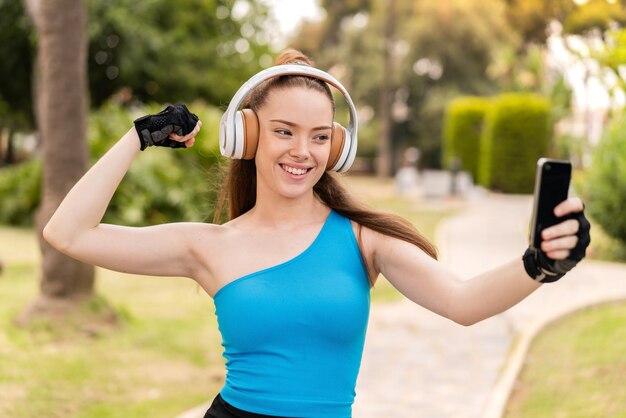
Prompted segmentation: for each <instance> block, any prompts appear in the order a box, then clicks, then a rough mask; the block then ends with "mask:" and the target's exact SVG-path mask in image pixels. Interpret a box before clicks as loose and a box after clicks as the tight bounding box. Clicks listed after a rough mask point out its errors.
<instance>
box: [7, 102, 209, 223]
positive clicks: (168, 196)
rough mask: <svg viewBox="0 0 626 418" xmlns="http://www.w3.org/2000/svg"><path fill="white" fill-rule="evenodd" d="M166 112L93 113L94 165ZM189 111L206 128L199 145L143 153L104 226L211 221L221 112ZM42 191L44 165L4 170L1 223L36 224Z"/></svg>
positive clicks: (198, 107) (196, 107) (153, 108)
mask: <svg viewBox="0 0 626 418" xmlns="http://www.w3.org/2000/svg"><path fill="white" fill-rule="evenodd" d="M162 108H163V106H162V105H150V106H147V107H144V108H141V109H136V110H135V111H133V112H130V111H129V110H128V109H125V108H122V107H120V106H117V105H113V104H106V105H104V106H103V107H102V108H101V109H99V110H98V111H96V112H93V113H92V114H91V115H90V117H89V128H88V139H89V148H90V153H91V159H92V163H93V162H95V161H96V160H97V159H98V158H100V157H101V156H102V155H103V154H104V153H105V152H106V151H107V150H108V149H109V148H110V147H111V146H113V144H114V143H115V142H116V141H117V140H118V139H119V138H120V137H121V136H122V135H123V134H124V133H125V132H126V131H127V130H128V129H129V128H130V127H131V126H132V121H133V119H134V118H136V117H139V116H141V115H143V114H146V113H156V112H158V111H160V110H161V109H162ZM190 109H192V110H193V111H194V112H195V113H196V114H197V115H198V117H199V118H200V119H201V120H202V123H203V126H202V130H201V131H200V134H199V135H198V137H197V141H196V143H195V145H194V146H193V147H192V148H191V149H188V150H183V149H175V150H172V149H168V148H158V147H155V148H150V149H149V150H147V151H146V152H143V153H141V155H140V158H137V160H135V161H134V162H133V165H132V166H131V168H130V170H129V171H128V173H127V174H126V176H125V177H124V180H123V181H122V183H121V184H120V186H119V187H118V189H117V190H116V192H115V194H114V196H113V198H112V200H111V203H110V204H109V207H108V208H107V211H106V214H105V216H104V219H103V222H110V223H118V224H123V225H136V226H138V225H149V224H155V223H162V222H177V221H205V220H211V219H212V216H213V205H214V203H215V200H216V198H215V196H216V190H214V186H215V184H216V177H217V176H219V161H220V160H221V157H220V155H219V143H218V132H219V119H220V117H221V112H220V111H219V110H218V109H217V108H214V107H211V106H206V105H204V104H202V103H193V104H191V105H190ZM40 190H41V160H39V159H32V160H30V161H28V162H26V163H23V164H20V165H18V166H15V167H9V168H3V169H2V170H0V201H2V205H1V206H0V223H5V224H11V225H32V224H33V215H34V212H35V209H36V208H37V207H38V206H39V202H40V198H41V196H40V195H41V193H40Z"/></svg>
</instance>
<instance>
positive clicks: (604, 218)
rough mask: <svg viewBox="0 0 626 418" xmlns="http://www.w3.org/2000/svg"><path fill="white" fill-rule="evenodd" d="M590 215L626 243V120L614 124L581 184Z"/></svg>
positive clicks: (611, 234)
mask: <svg viewBox="0 0 626 418" xmlns="http://www.w3.org/2000/svg"><path fill="white" fill-rule="evenodd" d="M583 184H584V186H583V190H584V195H583V196H584V198H585V202H586V205H587V211H588V213H589V215H590V216H591V217H592V218H593V219H594V220H595V221H596V222H598V223H599V224H600V226H601V227H602V229H603V230H604V231H606V233H607V234H608V235H610V236H612V237H613V238H616V239H618V240H620V241H621V242H622V243H626V210H624V208H626V117H625V116H622V117H620V118H618V119H616V120H614V121H613V122H612V123H611V125H610V126H609V129H608V130H607V131H606V132H605V134H604V137H603V138H602V141H601V142H600V143H599V144H598V145H597V146H596V148H595V150H594V152H593V157H592V163H591V167H589V169H588V170H587V174H586V176H585V179H584V182H583Z"/></svg>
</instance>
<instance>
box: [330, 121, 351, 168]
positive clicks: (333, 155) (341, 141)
mask: <svg viewBox="0 0 626 418" xmlns="http://www.w3.org/2000/svg"><path fill="white" fill-rule="evenodd" d="M345 144H346V129H345V128H344V127H343V126H341V125H340V124H338V123H337V122H333V133H332V136H331V138H330V155H329V156H328V163H327V164H326V170H332V168H333V167H335V166H336V165H337V163H338V162H339V158H340V157H341V154H342V151H343V148H344V147H345ZM342 165H343V164H339V167H341V166H342Z"/></svg>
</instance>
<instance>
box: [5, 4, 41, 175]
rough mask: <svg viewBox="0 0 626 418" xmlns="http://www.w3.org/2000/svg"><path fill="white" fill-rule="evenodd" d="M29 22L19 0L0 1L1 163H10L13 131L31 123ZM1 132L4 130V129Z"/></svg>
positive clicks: (32, 42)
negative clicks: (3, 139) (3, 138)
mask: <svg viewBox="0 0 626 418" xmlns="http://www.w3.org/2000/svg"><path fill="white" fill-rule="evenodd" d="M34 51H35V39H34V36H33V35H32V24H31V22H30V20H29V19H28V18H27V16H26V13H25V11H24V6H23V5H22V2H21V0H3V1H0V57H2V59H1V60H0V80H2V82H0V138H2V134H4V137H5V141H4V144H3V143H2V141H0V166H2V165H5V164H11V163H13V162H14V161H13V159H14V144H13V138H14V133H15V132H16V131H20V130H30V129H32V128H33V126H34V115H33V101H32V89H31V84H32V83H31V74H32V73H31V68H32V65H33V59H34ZM3 131H4V132H3Z"/></svg>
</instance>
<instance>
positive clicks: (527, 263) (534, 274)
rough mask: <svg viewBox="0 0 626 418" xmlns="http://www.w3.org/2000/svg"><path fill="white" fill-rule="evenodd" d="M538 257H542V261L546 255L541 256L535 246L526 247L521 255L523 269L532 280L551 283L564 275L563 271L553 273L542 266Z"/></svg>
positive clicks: (545, 258)
mask: <svg viewBox="0 0 626 418" xmlns="http://www.w3.org/2000/svg"><path fill="white" fill-rule="evenodd" d="M539 257H543V260H542V261H546V262H547V257H545V256H543V255H542V254H541V253H540V251H539V250H537V249H535V248H528V249H527V250H526V252H525V253H524V255H523V256H522V260H523V261H524V269H525V270H526V273H528V275H529V276H530V277H531V278H532V279H533V280H535V281H537V282H541V283H552V282H556V281H557V280H559V279H560V278H561V277H563V276H565V273H555V272H553V271H550V270H548V269H546V268H544V267H542V266H541V265H540V264H539Z"/></svg>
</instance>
